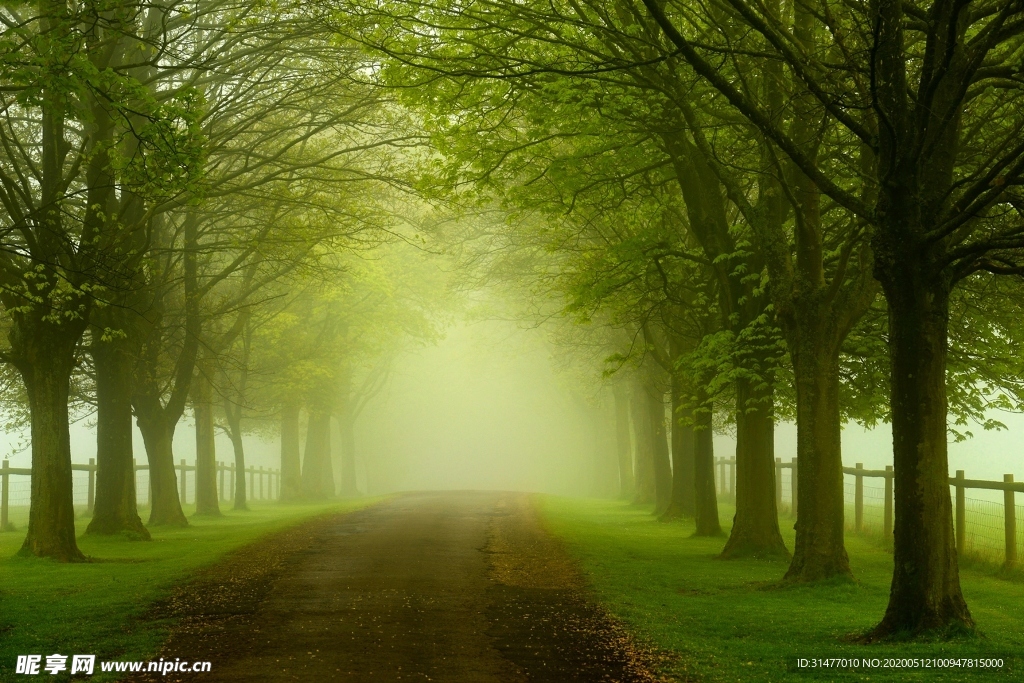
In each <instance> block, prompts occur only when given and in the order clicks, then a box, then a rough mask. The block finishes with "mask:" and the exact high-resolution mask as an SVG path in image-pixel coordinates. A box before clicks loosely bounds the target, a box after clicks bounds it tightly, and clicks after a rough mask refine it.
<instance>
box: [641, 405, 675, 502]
mask: <svg viewBox="0 0 1024 683" xmlns="http://www.w3.org/2000/svg"><path fill="white" fill-rule="evenodd" d="M647 410H648V413H649V414H650V425H651V440H652V442H653V448H652V449H651V453H652V455H653V457H654V462H653V465H654V514H656V515H661V514H663V513H664V512H665V510H667V509H668V506H669V503H670V502H671V500H672V465H671V463H670V460H669V453H668V432H667V431H666V429H665V396H664V394H663V393H662V392H661V390H660V389H657V388H655V387H650V388H649V389H648V390H647Z"/></svg>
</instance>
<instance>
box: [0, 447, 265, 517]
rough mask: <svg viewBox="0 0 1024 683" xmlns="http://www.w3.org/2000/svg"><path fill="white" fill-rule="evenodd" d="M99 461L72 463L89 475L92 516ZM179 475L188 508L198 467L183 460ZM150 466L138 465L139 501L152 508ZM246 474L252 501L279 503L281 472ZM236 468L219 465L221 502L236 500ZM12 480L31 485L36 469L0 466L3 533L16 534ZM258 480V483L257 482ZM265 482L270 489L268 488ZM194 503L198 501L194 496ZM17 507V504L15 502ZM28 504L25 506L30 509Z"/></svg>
mask: <svg viewBox="0 0 1024 683" xmlns="http://www.w3.org/2000/svg"><path fill="white" fill-rule="evenodd" d="M96 467H97V466H96V460H95V458H89V462H88V464H84V463H72V464H71V471H72V472H86V473H87V474H88V478H87V483H86V485H85V489H86V500H85V506H86V508H87V509H88V511H89V512H90V513H91V512H92V509H93V503H94V501H95V497H96ZM174 469H175V470H177V472H178V485H179V487H180V491H179V496H180V500H181V504H182V505H185V504H187V503H188V493H189V488H188V480H189V476H188V473H189V472H195V471H196V465H195V463H193V464H191V465H190V464H188V463H187V462H185V460H184V459H182V460H181V461H180V462H179V463H178V464H177V465H175V467H174ZM148 471H149V465H140V464H138V463H135V497H136V503H137V504H148V503H149V500H150V493H149V486H148V481H147V486H145V487H140V486H139V473H140V472H146V473H147V474H148ZM244 473H245V474H248V475H249V487H248V488H247V489H246V491H247V496H248V498H249V499H250V500H267V499H270V500H277V499H278V498H279V497H280V495H281V472H280V470H276V469H270V468H264V467H255V466H253V467H246V468H245V470H244ZM235 474H236V472H235V465H234V464H233V463H232V464H228V463H224V462H217V469H216V480H217V494H218V496H219V497H220V500H221V501H227V500H230V499H231V498H232V497H233V491H234V489H235ZM11 477H28V478H29V481H31V478H32V469H31V468H28V467H11V466H10V462H9V461H7V460H4V461H3V463H2V466H0V531H12V530H13V529H14V526H13V525H12V524H11V521H10V508H11V507H12V502H11V495H10V494H11V484H12V482H11ZM257 477H258V479H257ZM191 478H192V480H193V489H194V484H195V475H193V476H192V477H191ZM264 482H265V483H266V487H265V488H264ZM143 494H145V495H144V496H143ZM193 502H195V497H194V496H193ZM15 503H17V501H15ZM27 504H28V502H27V501H26V502H25V503H24V505H27Z"/></svg>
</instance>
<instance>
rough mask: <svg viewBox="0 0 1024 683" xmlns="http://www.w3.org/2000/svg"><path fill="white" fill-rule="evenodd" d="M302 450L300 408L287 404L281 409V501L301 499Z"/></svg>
mask: <svg viewBox="0 0 1024 683" xmlns="http://www.w3.org/2000/svg"><path fill="white" fill-rule="evenodd" d="M301 457H302V454H301V450H300V448H299V406H298V404H296V403H286V404H285V405H284V406H283V407H282V408H281V500H284V501H291V500H296V499H298V498H300V497H301V494H302V478H301V469H302V464H301Z"/></svg>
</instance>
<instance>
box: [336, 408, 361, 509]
mask: <svg viewBox="0 0 1024 683" xmlns="http://www.w3.org/2000/svg"><path fill="white" fill-rule="evenodd" d="M338 427H339V429H340V431H341V495H343V496H358V495H359V487H358V486H356V434H355V417H354V416H352V415H351V414H350V413H349V412H348V411H344V412H343V413H342V415H341V419H339V420H338Z"/></svg>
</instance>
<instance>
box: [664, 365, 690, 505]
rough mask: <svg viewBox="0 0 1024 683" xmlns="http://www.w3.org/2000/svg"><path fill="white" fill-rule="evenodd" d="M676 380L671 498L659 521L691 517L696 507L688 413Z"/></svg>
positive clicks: (673, 407)
mask: <svg viewBox="0 0 1024 683" xmlns="http://www.w3.org/2000/svg"><path fill="white" fill-rule="evenodd" d="M679 381H680V380H679V379H678V378H677V377H673V378H672V497H671V501H670V502H669V506H668V509H666V510H665V514H663V515H662V516H661V519H662V521H668V520H671V519H678V518H680V517H693V515H694V512H695V507H696V489H695V486H694V432H693V425H692V424H691V423H690V419H689V418H690V417H691V411H689V410H688V409H685V408H684V407H683V404H682V401H683V395H682V387H680V386H679Z"/></svg>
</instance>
